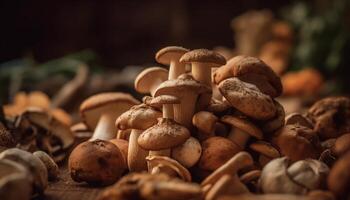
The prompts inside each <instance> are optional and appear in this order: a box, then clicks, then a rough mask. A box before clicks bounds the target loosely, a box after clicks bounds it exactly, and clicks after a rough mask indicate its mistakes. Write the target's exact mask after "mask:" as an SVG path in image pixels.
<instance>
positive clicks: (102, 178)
mask: <svg viewBox="0 0 350 200" xmlns="http://www.w3.org/2000/svg"><path fill="white" fill-rule="evenodd" d="M68 168H69V172H70V175H71V177H72V179H73V180H74V181H76V182H87V183H88V184H91V185H110V184H112V183H114V182H116V181H117V180H118V179H119V178H120V177H121V175H122V173H123V172H124V171H125V169H126V165H125V160H124V156H123V154H122V152H121V151H120V150H119V148H118V147H117V146H116V145H114V144H113V143H111V142H108V141H105V140H98V139H97V140H93V141H86V142H83V143H81V144H79V145H78V146H77V147H75V149H74V150H73V151H72V153H71V154H70V156H69V160H68Z"/></svg>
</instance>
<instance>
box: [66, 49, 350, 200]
mask: <svg viewBox="0 0 350 200" xmlns="http://www.w3.org/2000/svg"><path fill="white" fill-rule="evenodd" d="M155 59H156V61H157V62H158V63H160V64H162V65H166V66H168V70H167V69H166V68H163V67H161V66H154V67H149V68H147V69H145V70H144V71H142V72H141V73H140V74H139V75H138V76H137V77H136V79H135V90H136V91H137V92H139V93H142V94H145V95H150V96H145V97H144V98H143V100H142V102H139V101H138V100H136V99H135V98H134V97H132V96H131V95H129V94H125V93H119V92H111V93H102V94H97V95H94V96H92V97H90V98H88V99H86V100H85V101H84V102H82V104H81V106H80V114H81V123H80V124H79V126H78V125H77V126H75V127H74V129H73V127H72V130H74V131H76V132H84V131H86V130H91V131H92V132H93V134H92V135H91V137H90V138H88V139H87V140H85V141H84V142H82V143H81V144H79V145H78V146H77V147H76V148H75V149H74V150H73V151H72V153H71V154H70V157H69V161H68V168H69V171H70V174H71V177H72V179H73V180H74V181H77V182H86V183H88V184H90V185H111V184H113V183H115V182H117V183H116V184H115V185H113V186H111V187H109V188H107V189H106V190H105V191H103V192H102V193H101V195H100V197H99V199H206V200H212V199H221V198H222V199H236V198H237V199H297V198H301V199H321V198H323V199H335V198H344V197H349V191H348V189H347V188H349V187H350V179H349V177H350V175H349V170H348V169H349V153H350V151H349V149H350V145H349V144H350V142H349V138H350V137H349V136H348V135H347V134H346V133H348V132H349V131H350V99H349V98H346V97H331V98H327V99H323V100H320V102H317V103H315V105H313V106H312V107H311V108H310V109H309V111H308V112H307V113H293V114H291V115H289V116H285V112H284V108H283V106H282V105H281V104H280V103H279V102H278V100H277V99H276V98H277V97H278V96H280V95H281V94H282V91H283V88H282V84H281V80H280V78H279V77H278V76H277V75H276V74H275V73H274V71H273V70H272V69H271V68H270V67H269V66H268V65H267V64H266V63H264V62H263V61H261V60H260V59H258V58H255V57H250V56H244V55H240V56H236V57H234V58H232V59H230V60H229V61H227V62H226V60H225V58H224V57H223V56H221V55H220V54H218V53H215V52H213V51H211V50H207V49H194V50H189V49H186V48H183V47H176V46H170V47H165V48H163V49H161V50H159V51H158V52H157V53H156V56H155ZM346 169H347V170H346ZM127 173H130V174H129V175H126V176H125V177H122V176H123V175H125V174H127ZM121 177H122V178H121ZM118 180H119V181H118ZM337 180H339V182H338V181H337Z"/></svg>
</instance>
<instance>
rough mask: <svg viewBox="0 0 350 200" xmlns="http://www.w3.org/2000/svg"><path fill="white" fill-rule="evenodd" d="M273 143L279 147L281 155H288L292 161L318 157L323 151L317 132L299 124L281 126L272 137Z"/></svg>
mask: <svg viewBox="0 0 350 200" xmlns="http://www.w3.org/2000/svg"><path fill="white" fill-rule="evenodd" d="M272 143H273V144H274V145H276V146H277V147H278V148H279V152H280V153H281V155H284V156H288V157H289V158H290V159H291V160H292V161H298V160H303V159H305V158H313V159H317V158H318V157H319V155H320V151H321V144H320V142H319V139H318V137H317V135H316V133H315V132H314V131H313V130H311V129H309V128H307V127H305V126H299V125H297V124H294V125H287V126H285V127H283V128H281V129H280V130H279V131H278V132H277V133H276V136H274V137H273V138H272Z"/></svg>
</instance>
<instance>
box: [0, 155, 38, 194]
mask: <svg viewBox="0 0 350 200" xmlns="http://www.w3.org/2000/svg"><path fill="white" fill-rule="evenodd" d="M31 194H32V177H31V174H30V173H29V172H28V170H27V169H26V167H24V166H22V165H21V164H20V163H16V162H14V161H11V160H8V159H1V160H0V196H1V199H4V200H18V199H21V200H29V199H31Z"/></svg>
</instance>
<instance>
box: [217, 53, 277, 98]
mask: <svg viewBox="0 0 350 200" xmlns="http://www.w3.org/2000/svg"><path fill="white" fill-rule="evenodd" d="M248 74H250V75H252V74H256V75H259V77H264V79H265V80H266V81H267V82H268V83H269V84H270V85H271V86H272V87H273V88H274V89H275V90H276V92H275V93H276V94H275V95H274V96H273V97H276V96H279V95H281V93H282V83H281V79H280V78H279V77H278V76H277V74H275V72H274V71H273V70H272V69H271V68H270V67H269V66H268V65H266V64H265V63H264V62H263V61H262V60H260V59H258V58H255V57H250V56H242V55H241V56H236V57H234V58H232V59H231V60H229V61H228V62H227V64H226V65H225V66H222V67H220V68H219V69H218V70H217V71H216V72H215V74H214V82H215V83H216V84H219V83H220V82H221V81H223V80H225V79H227V78H229V77H237V78H239V79H240V77H243V79H244V80H245V81H248V82H249V83H251V84H256V83H257V82H255V81H256V80H258V79H256V78H249V76H248ZM254 76H255V75H254ZM264 79H260V81H264ZM244 80H243V81H244ZM260 83H261V82H260ZM256 86H257V87H258V88H259V89H261V91H264V88H265V87H266V86H267V84H264V85H263V86H264V87H260V84H258V85H256ZM265 89H266V88H265Z"/></svg>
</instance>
